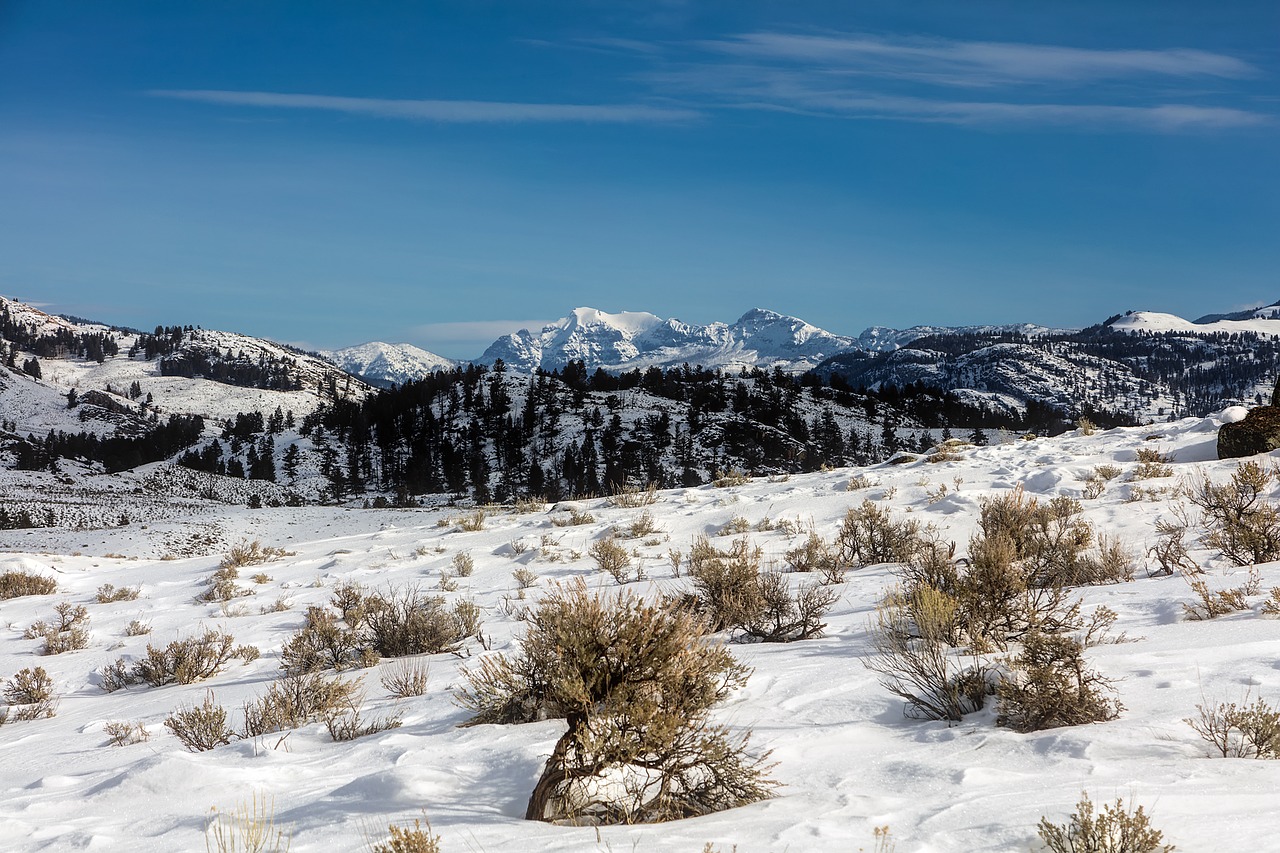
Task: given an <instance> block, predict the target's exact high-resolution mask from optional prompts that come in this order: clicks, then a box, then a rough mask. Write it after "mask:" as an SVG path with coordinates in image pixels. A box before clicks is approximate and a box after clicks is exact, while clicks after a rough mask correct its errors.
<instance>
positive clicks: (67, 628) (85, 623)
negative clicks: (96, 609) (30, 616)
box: [23, 601, 89, 655]
mask: <svg viewBox="0 0 1280 853" xmlns="http://www.w3.org/2000/svg"><path fill="white" fill-rule="evenodd" d="M54 613H55V619H54V620H53V621H52V622H45V621H44V620H43V619H42V620H39V621H37V622H33V623H32V624H31V625H30V626H29V627H28V628H27V630H26V632H25V633H23V637H24V638H26V639H28V640H31V639H35V638H37V637H40V638H43V639H44V646H43V647H42V648H41V650H40V653H41V654H45V655H60V654H62V653H64V652H71V651H76V650H78V649H85V648H88V647H89V611H88V610H86V609H85V607H84V605H80V604H76V605H73V604H71V603H70V602H67V601H63V602H59V603H58V605H57V606H56V607H54Z"/></svg>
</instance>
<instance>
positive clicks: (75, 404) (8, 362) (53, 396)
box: [0, 297, 373, 498]
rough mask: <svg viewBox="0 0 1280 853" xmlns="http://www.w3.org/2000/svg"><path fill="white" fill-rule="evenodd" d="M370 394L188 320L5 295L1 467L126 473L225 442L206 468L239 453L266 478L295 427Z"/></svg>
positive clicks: (0, 348)
mask: <svg viewBox="0 0 1280 853" xmlns="http://www.w3.org/2000/svg"><path fill="white" fill-rule="evenodd" d="M372 391H373V389H372V388H370V387H369V386H368V385H366V384H365V383H364V382H361V381H360V380H358V379H356V378H354V377H352V376H350V375H349V374H347V373H344V372H343V371H341V370H339V369H338V368H337V367H335V366H334V365H332V364H330V363H329V362H327V361H325V360H323V359H321V358H317V357H316V356H313V355H310V354H308V353H304V352H301V351H299V350H296V349H294V348H292V347H289V346H286V345H284V344H278V343H274V342H272V341H268V340H264V339H261V338H255V337H252V336H249V335H243V334H238V333H235V332H223V331H211V330H206V329H201V328H196V327H191V326H185V327H183V326H164V327H157V328H156V329H155V330H154V331H153V332H140V331H137V330H135V329H125V328H119V327H113V326H107V325H103V324H101V323H94V322H91V321H82V320H76V319H69V318H65V317H56V316H53V315H50V314H47V313H45V312H43V311H40V310H39V309H37V308H34V307H33V306H31V305H27V304H24V303H21V302H17V301H15V300H11V299H7V298H5V297H0V413H3V418H2V419H0V467H10V466H13V467H17V468H20V469H26V470H33V471H35V470H49V471H68V470H72V469H76V470H84V471H89V472H93V471H102V470H106V471H108V472H112V471H121V470H125V469H133V468H137V467H139V466H141V465H145V464H146V463H149V462H155V461H159V460H163V459H169V458H172V457H175V456H176V455H177V454H178V453H179V452H180V451H183V450H184V449H185V448H188V447H191V446H194V445H198V444H201V443H202V442H206V441H209V442H212V443H213V444H215V445H216V444H217V439H219V438H221V439H222V440H224V441H228V440H230V441H231V445H230V450H229V452H228V453H227V454H225V455H224V454H223V453H222V450H221V449H220V448H215V449H216V450H217V454H216V455H217V458H216V459H214V458H213V457H212V456H209V457H207V458H206V462H207V464H209V465H210V466H211V467H213V468H215V469H216V468H218V466H219V465H220V466H222V468H223V469H225V468H226V467H227V466H228V465H231V462H232V460H233V459H234V460H235V464H234V465H231V469H232V470H237V466H240V465H243V466H244V468H245V470H249V469H252V468H253V466H254V461H255V458H256V459H257V460H258V463H259V467H258V468H257V472H258V473H259V474H260V475H262V476H264V477H265V476H266V474H265V470H266V468H267V467H269V466H270V465H271V463H272V460H273V459H274V458H275V456H276V454H277V453H278V452H283V451H284V450H286V449H287V448H288V446H289V445H290V444H294V443H298V442H299V438H300V435H299V432H298V431H297V429H295V424H296V423H298V422H301V421H302V420H304V419H305V418H306V416H308V415H310V414H311V413H312V412H314V411H315V410H316V409H317V408H319V407H320V406H321V405H322V404H324V403H326V402H333V401H336V400H339V399H346V400H353V401H358V400H361V399H363V398H364V397H366V396H368V395H369V394H370V393H372ZM277 413H278V416H277ZM267 420H270V421H271V429H270V430H269V431H268V434H265V435H259V434H258V433H262V430H263V425H264V422H265V421H267ZM255 428H256V429H255ZM250 438H252V439H253V443H252V444H249V446H248V447H244V446H242V443H247V440H248V439H250ZM301 443H302V444H303V445H304V449H309V447H310V443H309V441H307V440H302V441H301ZM246 451H247V452H246ZM271 476H272V477H274V469H273V471H272V473H271ZM262 488H263V489H266V488H267V487H266V486H264V487H262ZM245 497H246V498H247V494H246V496H245Z"/></svg>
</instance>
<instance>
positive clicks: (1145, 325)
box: [1111, 309, 1280, 336]
mask: <svg viewBox="0 0 1280 853" xmlns="http://www.w3.org/2000/svg"><path fill="white" fill-rule="evenodd" d="M1256 313H1257V315H1258V316H1255V317H1254V318H1253V319H1250V320H1217V321H1215V322H1212V323H1193V322H1191V321H1190V320H1184V319H1182V318H1181V317H1179V316H1177V315H1176V314H1162V313H1160V312H1158V311H1135V312H1133V313H1132V314H1126V315H1124V316H1123V317H1121V318H1120V319H1118V320H1116V321H1115V322H1114V323H1112V324H1111V328H1113V329H1115V330H1116V331H1118V332H1154V333H1159V332H1191V333H1194V334H1199V335H1209V334H1215V333H1223V334H1229V335H1234V334H1239V333H1241V332H1253V333H1254V334H1258V335H1268V336H1275V335H1280V319H1275V318H1274V317H1273V313H1274V309H1271V310H1264V309H1258V311H1257V312H1256Z"/></svg>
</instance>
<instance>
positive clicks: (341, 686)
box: [239, 672, 360, 738]
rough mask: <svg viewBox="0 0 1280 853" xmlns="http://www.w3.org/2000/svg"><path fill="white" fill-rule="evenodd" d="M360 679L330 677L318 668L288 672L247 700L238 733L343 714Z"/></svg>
mask: <svg viewBox="0 0 1280 853" xmlns="http://www.w3.org/2000/svg"><path fill="white" fill-rule="evenodd" d="M359 689H360V683H359V682H358V681H354V680H348V681H344V680H343V679H341V678H334V679H329V678H326V677H325V676H324V675H322V674H321V673H318V672H313V673H306V674H303V675H286V676H284V677H283V678H280V679H277V680H276V681H274V682H272V683H271V684H270V685H269V686H268V687H267V692H266V693H264V694H263V695H262V696H259V697H258V698H257V699H255V700H253V701H252V702H246V703H245V704H244V709H243V710H244V724H243V726H242V727H241V730H240V734H239V736H240V737H242V738H255V737H261V736H262V735H266V734H271V733H273V732H280V731H286V730H290V729H296V728H299V727H300V726H305V725H306V724H307V723H313V722H316V721H318V720H327V719H328V718H329V717H331V716H335V715H340V714H342V713H344V712H345V710H346V708H347V707H348V706H349V705H350V704H351V702H352V701H358V700H355V698H354V697H356V696H357V695H358V692H359Z"/></svg>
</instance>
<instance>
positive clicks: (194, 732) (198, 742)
mask: <svg viewBox="0 0 1280 853" xmlns="http://www.w3.org/2000/svg"><path fill="white" fill-rule="evenodd" d="M164 726H165V728H167V729H168V730H169V731H171V732H173V734H174V736H175V737H177V738H178V740H180V741H182V745H183V746H185V747H186V748H187V750H188V751H189V752H203V751H205V750H209V749H213V748H214V747H216V746H222V745H224V744H228V743H231V738H232V737H233V736H234V734H235V733H234V732H232V731H231V729H230V728H228V727H227V709H226V708H223V707H222V706H221V705H219V704H217V703H216V702H214V700H213V693H212V692H209V693H206V694H205V697H204V702H202V703H201V704H199V705H192V706H190V707H182V708H179V709H178V710H176V711H174V712H173V713H172V714H170V715H169V717H168V718H167V719H166V720H165V721H164Z"/></svg>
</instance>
